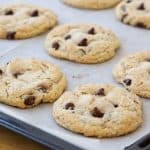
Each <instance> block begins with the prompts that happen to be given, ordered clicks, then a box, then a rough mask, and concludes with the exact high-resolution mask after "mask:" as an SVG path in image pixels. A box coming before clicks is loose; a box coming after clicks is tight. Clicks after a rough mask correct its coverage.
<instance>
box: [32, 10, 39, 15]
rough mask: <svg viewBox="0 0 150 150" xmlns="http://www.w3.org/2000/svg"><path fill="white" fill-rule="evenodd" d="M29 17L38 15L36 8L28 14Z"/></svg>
mask: <svg viewBox="0 0 150 150" xmlns="http://www.w3.org/2000/svg"><path fill="white" fill-rule="evenodd" d="M30 16H31V17H37V16H39V12H38V10H34V11H33V12H32V13H31V14H30Z"/></svg>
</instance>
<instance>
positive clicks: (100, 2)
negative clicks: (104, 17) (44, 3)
mask: <svg viewBox="0 0 150 150" xmlns="http://www.w3.org/2000/svg"><path fill="white" fill-rule="evenodd" d="M62 1H63V2H64V3H66V4H68V5H71V6H73V7H77V8H86V9H105V8H110V7H114V6H115V5H116V4H117V3H119V2H120V1H121V0H62Z"/></svg>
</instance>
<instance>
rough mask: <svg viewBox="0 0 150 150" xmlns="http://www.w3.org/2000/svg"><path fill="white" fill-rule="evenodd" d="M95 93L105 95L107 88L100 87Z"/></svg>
mask: <svg viewBox="0 0 150 150" xmlns="http://www.w3.org/2000/svg"><path fill="white" fill-rule="evenodd" d="M95 95H98V96H105V90H104V89H103V88H101V89H99V90H98V91H97V92H96V93H95Z"/></svg>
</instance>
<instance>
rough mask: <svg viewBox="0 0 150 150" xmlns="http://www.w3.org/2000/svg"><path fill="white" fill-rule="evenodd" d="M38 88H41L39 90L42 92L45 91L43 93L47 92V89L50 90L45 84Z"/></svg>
mask: <svg viewBox="0 0 150 150" xmlns="http://www.w3.org/2000/svg"><path fill="white" fill-rule="evenodd" d="M38 89H39V91H41V92H43V93H46V92H47V90H48V87H47V86H45V85H39V86H38Z"/></svg>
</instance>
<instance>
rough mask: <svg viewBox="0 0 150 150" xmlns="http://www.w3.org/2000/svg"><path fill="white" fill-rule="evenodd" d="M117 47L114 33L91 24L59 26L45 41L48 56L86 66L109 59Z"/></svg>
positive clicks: (117, 42) (118, 44)
mask: <svg viewBox="0 0 150 150" xmlns="http://www.w3.org/2000/svg"><path fill="white" fill-rule="evenodd" d="M119 46H120V42H119V40H118V38H117V37H116V36H115V34H114V33H112V32H111V31H110V30H108V29H104V28H102V27H100V26H97V25H91V24H66V25H60V26H58V27H56V28H55V29H53V30H52V31H51V32H50V33H49V34H48V36H47V39H46V49H47V51H48V53H49V54H50V55H52V56H55V57H57V58H62V59H67V60H71V61H75V62H78V63H87V64H88V63H89V64H90V63H91V64H92V63H102V62H105V61H107V60H109V59H111V58H112V57H113V56H114V55H115V54H116V50H117V49H118V48H119Z"/></svg>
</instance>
